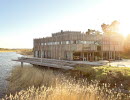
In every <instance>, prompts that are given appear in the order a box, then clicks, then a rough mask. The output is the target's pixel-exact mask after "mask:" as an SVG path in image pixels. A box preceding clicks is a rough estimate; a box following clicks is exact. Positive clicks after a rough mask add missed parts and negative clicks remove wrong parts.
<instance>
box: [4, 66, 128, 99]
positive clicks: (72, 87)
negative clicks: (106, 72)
mask: <svg viewBox="0 0 130 100" xmlns="http://www.w3.org/2000/svg"><path fill="white" fill-rule="evenodd" d="M8 80H9V90H10V93H12V91H13V92H14V91H15V93H13V94H9V95H6V96H5V97H4V98H2V100H8V99H9V100H129V95H128V94H123V93H121V92H119V91H115V90H112V89H109V84H102V86H99V84H98V82H97V81H91V82H88V81H87V79H78V80H77V79H75V78H71V77H69V78H67V77H66V76H64V75H63V74H62V73H59V72H55V71H52V70H45V69H41V68H40V69H39V68H36V67H31V66H27V67H23V68H22V67H15V68H14V69H13V71H12V73H11V76H10V77H9V78H8ZM18 90H19V91H18ZM16 91H17V92H16Z"/></svg>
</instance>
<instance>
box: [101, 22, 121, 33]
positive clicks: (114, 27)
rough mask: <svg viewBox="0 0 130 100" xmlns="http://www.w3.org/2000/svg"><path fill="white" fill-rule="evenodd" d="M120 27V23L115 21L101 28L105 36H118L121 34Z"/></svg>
mask: <svg viewBox="0 0 130 100" xmlns="http://www.w3.org/2000/svg"><path fill="white" fill-rule="evenodd" d="M119 25H120V22H118V21H117V20H115V21H113V22H112V23H111V24H110V25H109V24H104V23H103V24H102V25H101V27H102V30H103V32H104V33H105V34H117V33H119Z"/></svg>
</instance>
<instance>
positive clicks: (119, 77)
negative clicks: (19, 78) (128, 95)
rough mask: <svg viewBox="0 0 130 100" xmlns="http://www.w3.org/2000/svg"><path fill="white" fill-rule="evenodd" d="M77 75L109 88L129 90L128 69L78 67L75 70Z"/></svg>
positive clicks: (129, 78)
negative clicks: (104, 84)
mask: <svg viewBox="0 0 130 100" xmlns="http://www.w3.org/2000/svg"><path fill="white" fill-rule="evenodd" d="M74 71H75V72H77V75H79V76H80V77H85V78H87V79H88V80H97V81H99V82H100V83H106V84H110V86H111V88H113V87H115V86H117V87H119V88H122V89H125V90H130V84H129V83H130V68H129V67H113V66H111V67H109V66H98V67H92V66H85V65H78V66H77V67H76V68H75V69H74Z"/></svg>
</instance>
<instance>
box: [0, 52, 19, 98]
mask: <svg viewBox="0 0 130 100" xmlns="http://www.w3.org/2000/svg"><path fill="white" fill-rule="evenodd" d="M18 57H21V55H20V54H17V53H15V52H0V98H1V97H2V96H4V95H5V93H6V89H7V81H6V78H7V77H8V76H9V75H10V71H11V70H12V68H13V67H14V66H16V65H20V63H19V62H15V61H12V59H17V58H18Z"/></svg>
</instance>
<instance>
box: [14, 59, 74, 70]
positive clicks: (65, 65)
mask: <svg viewBox="0 0 130 100" xmlns="http://www.w3.org/2000/svg"><path fill="white" fill-rule="evenodd" d="M13 61H18V62H21V66H23V63H30V64H33V65H39V66H47V67H53V68H60V69H73V67H72V66H74V65H76V64H75V63H72V62H70V61H65V60H56V59H46V58H42V59H41V58H26V57H21V58H18V59H17V60H13Z"/></svg>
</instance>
